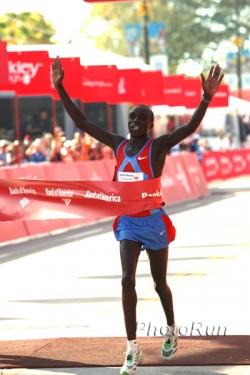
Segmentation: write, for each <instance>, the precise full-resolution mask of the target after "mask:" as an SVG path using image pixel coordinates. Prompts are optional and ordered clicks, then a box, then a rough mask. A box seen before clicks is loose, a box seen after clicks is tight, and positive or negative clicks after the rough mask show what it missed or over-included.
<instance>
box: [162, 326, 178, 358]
mask: <svg viewBox="0 0 250 375" xmlns="http://www.w3.org/2000/svg"><path fill="white" fill-rule="evenodd" d="M177 349H178V327H177V326H176V325H174V326H172V327H169V326H168V327H167V334H166V336H165V339H164V341H163V344H162V348H161V357H162V359H164V360H169V359H171V358H173V356H174V354H175V353H176V351H177Z"/></svg>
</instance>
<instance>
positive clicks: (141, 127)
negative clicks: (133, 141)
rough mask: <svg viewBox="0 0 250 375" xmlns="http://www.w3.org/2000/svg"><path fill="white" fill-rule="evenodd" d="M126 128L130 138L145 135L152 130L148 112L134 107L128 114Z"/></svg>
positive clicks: (145, 109) (142, 108)
mask: <svg viewBox="0 0 250 375" xmlns="http://www.w3.org/2000/svg"><path fill="white" fill-rule="evenodd" d="M128 128H129V132H130V135H131V136H132V137H141V136H144V135H146V134H147V133H148V132H149V130H150V129H151V128H152V121H151V116H150V112H149V110H148V109H147V108H146V107H145V108H144V107H140V106H138V107H134V108H132V110H131V111H130V113H129V117H128Z"/></svg>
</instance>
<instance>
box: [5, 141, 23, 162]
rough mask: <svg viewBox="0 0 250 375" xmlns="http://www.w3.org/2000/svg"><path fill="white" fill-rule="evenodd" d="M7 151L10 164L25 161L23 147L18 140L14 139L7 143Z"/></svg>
mask: <svg viewBox="0 0 250 375" xmlns="http://www.w3.org/2000/svg"><path fill="white" fill-rule="evenodd" d="M8 149H9V153H10V164H11V165H14V164H19V163H22V162H24V161H25V158H24V147H23V145H22V144H19V141H17V140H16V141H14V142H12V143H10V144H9V147H8Z"/></svg>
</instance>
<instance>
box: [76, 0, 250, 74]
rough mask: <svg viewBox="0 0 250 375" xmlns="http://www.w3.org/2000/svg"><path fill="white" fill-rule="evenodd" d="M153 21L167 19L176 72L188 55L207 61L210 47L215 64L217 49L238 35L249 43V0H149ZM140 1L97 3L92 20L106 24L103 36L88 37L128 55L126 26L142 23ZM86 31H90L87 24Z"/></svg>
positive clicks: (170, 58) (171, 62) (169, 48)
mask: <svg viewBox="0 0 250 375" xmlns="http://www.w3.org/2000/svg"><path fill="white" fill-rule="evenodd" d="M148 3H150V14H149V22H163V23H164V24H165V30H166V46H167V54H168V61H169V65H170V71H171V72H172V73H173V72H175V70H176V67H177V66H178V64H179V63H180V62H181V61H185V60H187V59H188V58H190V59H193V60H195V61H197V62H200V63H203V64H204V60H203V52H204V50H205V49H210V51H211V53H210V55H211V56H212V57H211V61H209V64H211V63H214V62H215V61H213V52H215V51H216V50H217V49H218V47H219V46H220V44H221V43H222V42H223V41H228V42H229V43H232V44H233V41H234V39H235V37H237V34H238V35H239V34H240V35H241V36H242V38H243V40H244V41H245V42H247V41H249V43H250V40H249V35H250V3H249V0H207V1H206V2H205V3H204V1H201V0H186V1H181V0H172V1H167V0H158V1H155V0H154V1H152V0H151V1H149V0H148ZM138 6H140V2H139V1H138V2H121V3H105V4H104V3H98V4H95V5H93V10H92V17H91V21H90V22H94V23H96V24H99V25H101V24H102V25H103V29H102V31H101V32H100V34H99V35H96V34H95V35H94V36H93V35H91V33H90V32H88V31H86V32H87V33H88V36H89V37H90V38H91V37H92V38H93V39H95V41H96V46H97V47H100V48H103V49H106V50H109V51H112V52H116V53H119V54H122V55H127V42H126V39H125V31H124V30H125V25H127V24H140V25H142V22H143V16H140V15H139V12H138ZM83 29H84V30H88V27H87V25H86V24H84V25H83Z"/></svg>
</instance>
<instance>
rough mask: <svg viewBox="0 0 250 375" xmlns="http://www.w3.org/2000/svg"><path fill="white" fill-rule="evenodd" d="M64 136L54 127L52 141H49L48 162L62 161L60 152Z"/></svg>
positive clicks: (57, 127)
mask: <svg viewBox="0 0 250 375" xmlns="http://www.w3.org/2000/svg"><path fill="white" fill-rule="evenodd" d="M64 136H65V135H64V132H63V130H62V128H61V127H60V126H55V128H54V135H53V139H52V141H51V154H50V161H55V162H56V161H62V158H61V152H60V150H61V148H62V147H63V141H64V139H63V137H64Z"/></svg>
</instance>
